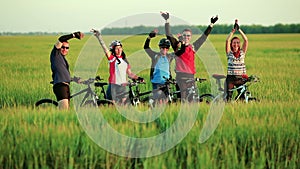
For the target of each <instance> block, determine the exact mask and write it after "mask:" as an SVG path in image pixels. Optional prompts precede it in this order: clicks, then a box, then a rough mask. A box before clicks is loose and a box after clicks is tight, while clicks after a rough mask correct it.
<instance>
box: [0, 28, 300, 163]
mask: <svg viewBox="0 0 300 169" xmlns="http://www.w3.org/2000/svg"><path fill="white" fill-rule="evenodd" d="M226 36H227V35H211V36H209V40H210V41H211V43H212V44H213V45H214V47H215V49H216V51H217V53H218V54H219V56H220V59H221V62H222V64H223V66H224V67H226V57H225V54H224V53H225V52H224V48H225V47H224V44H225V42H224V41H225V39H226ZM88 38H89V37H88V36H87V37H86V38H85V39H83V40H82V41H78V40H71V44H70V46H71V50H70V53H69V55H68V56H67V59H68V61H69V63H70V69H71V74H73V69H74V67H75V63H76V61H77V56H78V55H79V54H80V49H81V47H83V44H84V43H85V42H86V41H87V40H88ZM105 38H107V42H109V40H110V39H122V38H124V37H117V36H109V37H105ZM145 38H146V37H144V36H136V37H129V38H125V39H124V43H123V44H124V50H126V51H125V52H126V54H127V56H128V59H129V61H130V62H131V63H133V65H132V68H133V69H134V67H135V66H143V65H137V64H135V62H134V61H135V59H136V58H137V57H130V55H131V54H132V53H134V52H135V51H136V50H140V49H141V48H142V45H143V42H144V40H145ZM248 38H249V51H248V53H247V58H246V65H247V72H248V74H256V75H258V76H259V77H260V78H261V81H260V82H259V83H256V84H253V85H252V86H250V90H251V92H252V94H253V95H254V96H257V97H258V98H259V99H260V102H255V103H249V104H243V103H234V104H226V106H225V110H224V115H223V117H222V119H221V122H220V124H219V126H218V128H217V129H216V131H215V132H214V134H213V135H212V136H211V137H210V138H209V139H208V140H207V141H206V142H205V143H203V144H199V134H200V130H201V129H202V127H203V124H204V122H205V120H206V117H207V112H208V110H209V105H203V104H201V105H200V108H199V112H198V116H197V120H196V122H195V124H194V125H193V127H192V129H191V131H190V132H189V133H188V135H187V136H186V137H185V138H184V139H183V140H182V141H181V142H180V143H179V144H177V145H176V146H175V147H173V148H172V149H171V150H169V151H167V152H165V153H163V154H161V155H158V156H154V157H149V158H138V159H135V158H126V157H120V156H117V155H114V154H112V153H109V152H107V151H106V150H105V149H103V148H101V147H99V146H98V145H97V144H96V143H95V142H94V141H93V138H90V136H88V135H87V134H86V132H85V130H84V127H83V126H82V125H80V122H81V121H80V120H79V119H78V117H77V115H76V112H75V110H74V109H73V108H72V109H71V110H70V111H59V110H57V109H55V108H38V109H37V108H34V107H33V104H34V102H35V101H37V100H38V99H40V98H53V99H54V94H53V93H52V86H51V85H50V84H49V82H50V81H51V71H50V61H49V53H50V50H51V48H52V47H53V44H54V43H55V42H56V40H57V37H54V36H33V37H28V36H0V42H1V43H0V48H1V51H0V65H1V66H0V69H1V74H2V78H1V81H0V117H1V118H0V138H1V139H0V152H1V153H0V168H298V167H299V165H300V160H299V156H300V149H299V147H300V144H299V143H300V137H299V132H300V131H299V130H300V127H299V126H300V120H299V112H300V109H299V99H300V93H299V86H300V84H299V83H300V79H299V77H298V76H297V75H298V74H297V73H298V72H299V65H300V63H299V62H300V59H299V58H300V57H299V55H300V51H299V46H300V40H299V39H300V35H299V34H273V35H248ZM156 40H157V42H158V40H159V38H157V39H155V41H156ZM155 41H153V48H155V46H156V45H157V43H156V42H155ZM99 48H100V46H99ZM200 50H201V49H200ZM141 53H142V51H141ZM99 57H100V58H102V59H103V60H102V62H101V63H100V66H99V69H98V72H97V74H100V75H101V76H102V77H104V78H105V79H107V78H108V67H107V62H106V60H105V59H106V58H105V57H104V55H101V56H99ZM200 57H201V56H200ZM145 59H146V58H145ZM149 61H150V60H149ZM99 62H100V61H99ZM197 62H198V63H199V64H197V71H198V73H197V76H202V77H205V78H208V75H207V74H206V73H205V69H204V67H203V65H201V61H200V60H198V58H197ZM148 74H149V72H148V71H147V70H146V71H143V72H139V75H142V77H145V79H146V80H147V79H148V78H149V77H148ZM199 87H200V89H205V90H208V91H209V88H210V83H209V82H207V83H203V84H200V85H199ZM149 89H151V85H150V84H147V85H145V86H144V87H143V88H142V90H149ZM201 91H202V90H201ZM72 92H74V90H73V91H72ZM72 106H73V103H72ZM135 109H137V110H141V111H142V110H147V109H148V107H139V108H135ZM178 109H179V108H178V105H170V106H168V107H167V108H166V109H164V112H163V114H162V115H161V116H160V121H154V122H150V123H145V124H136V123H134V122H132V121H130V120H128V119H126V118H125V117H123V116H122V115H121V114H119V112H118V111H117V110H116V108H114V107H107V108H106V107H102V108H101V113H103V115H104V117H105V119H106V120H107V121H108V122H109V124H110V125H112V126H113V128H114V129H116V130H117V131H118V132H120V133H122V134H124V135H128V136H135V137H149V136H154V135H156V134H158V133H161V132H163V131H165V130H166V129H167V128H169V127H170V126H171V125H172V124H173V123H174V121H175V120H176V118H177V115H178ZM127 111H130V109H128V110H127ZM148 113H149V115H151V114H150V113H151V111H149V112H148ZM133 129H135V130H133ZM112 142H113V140H112Z"/></svg>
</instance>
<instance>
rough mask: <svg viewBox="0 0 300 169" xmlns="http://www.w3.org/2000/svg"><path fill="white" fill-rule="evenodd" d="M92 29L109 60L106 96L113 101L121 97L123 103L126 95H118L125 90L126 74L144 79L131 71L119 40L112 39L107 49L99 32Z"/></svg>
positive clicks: (132, 77) (137, 78) (136, 78)
mask: <svg viewBox="0 0 300 169" xmlns="http://www.w3.org/2000/svg"><path fill="white" fill-rule="evenodd" d="M92 31H93V33H94V35H95V36H96V37H97V39H98V40H99V43H100V45H101V47H102V48H103V50H104V52H105V55H106V57H107V59H108V61H109V79H108V80H109V85H108V88H107V98H108V99H110V100H113V101H116V100H120V99H121V100H122V101H121V103H124V102H125V101H126V99H128V98H126V97H125V96H126V95H124V96H123V97H122V98H119V97H118V96H120V94H123V93H125V92H126V86H125V84H126V83H127V75H128V76H129V78H131V79H134V80H139V81H144V79H143V78H141V77H139V76H137V75H136V74H134V73H132V72H131V69H130V65H129V62H128V60H127V59H126V55H125V53H124V51H123V45H122V43H121V42H120V41H118V40H114V41H112V43H111V44H110V47H109V48H110V49H108V48H107V47H106V45H105V43H104V41H103V38H102V36H101V34H100V32H99V31H97V30H94V29H93V30H92Z"/></svg>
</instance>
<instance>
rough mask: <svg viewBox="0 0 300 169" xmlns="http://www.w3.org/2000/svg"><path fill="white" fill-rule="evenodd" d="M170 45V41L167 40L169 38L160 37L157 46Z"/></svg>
mask: <svg viewBox="0 0 300 169" xmlns="http://www.w3.org/2000/svg"><path fill="white" fill-rule="evenodd" d="M170 45H171V42H170V41H169V39H166V38H162V39H161V40H160V41H159V44H158V46H159V47H167V48H169V47H170Z"/></svg>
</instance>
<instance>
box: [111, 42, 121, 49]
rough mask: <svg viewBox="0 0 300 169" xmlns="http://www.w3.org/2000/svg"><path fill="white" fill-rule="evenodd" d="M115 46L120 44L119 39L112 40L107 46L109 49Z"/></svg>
mask: <svg viewBox="0 0 300 169" xmlns="http://www.w3.org/2000/svg"><path fill="white" fill-rule="evenodd" d="M116 46H122V43H121V41H119V40H113V41H112V42H111V44H110V46H109V48H110V49H114V48H115V47H116Z"/></svg>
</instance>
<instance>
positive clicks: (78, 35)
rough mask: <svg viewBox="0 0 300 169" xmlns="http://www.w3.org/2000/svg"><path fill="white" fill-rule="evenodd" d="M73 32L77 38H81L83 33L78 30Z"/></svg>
mask: <svg viewBox="0 0 300 169" xmlns="http://www.w3.org/2000/svg"><path fill="white" fill-rule="evenodd" d="M73 34H74V36H75V38H77V39H81V38H82V37H83V33H81V32H79V31H78V32H74V33H73Z"/></svg>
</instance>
